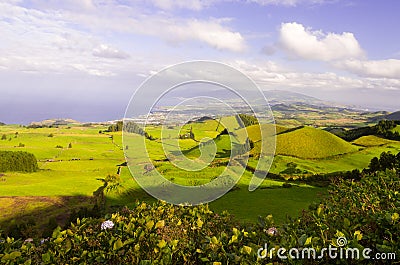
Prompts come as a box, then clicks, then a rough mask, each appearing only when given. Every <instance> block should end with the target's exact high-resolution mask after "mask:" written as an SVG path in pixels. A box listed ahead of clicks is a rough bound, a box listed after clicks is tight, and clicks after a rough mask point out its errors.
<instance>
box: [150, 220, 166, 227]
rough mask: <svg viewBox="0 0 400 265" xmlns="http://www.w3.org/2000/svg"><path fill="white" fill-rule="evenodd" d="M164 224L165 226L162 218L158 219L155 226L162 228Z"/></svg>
mask: <svg viewBox="0 0 400 265" xmlns="http://www.w3.org/2000/svg"><path fill="white" fill-rule="evenodd" d="M164 226H165V221H164V220H161V221H158V222H157V223H156V228H163V227H164ZM149 229H150V228H149Z"/></svg>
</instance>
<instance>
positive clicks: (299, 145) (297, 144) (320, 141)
mask: <svg viewBox="0 0 400 265" xmlns="http://www.w3.org/2000/svg"><path fill="white" fill-rule="evenodd" d="M357 150H358V149H357V147H355V146H353V145H351V144H350V143H348V142H346V141H345V140H343V139H341V138H339V137H337V136H335V135H333V134H331V133H329V132H326V131H323V130H319V129H315V128H312V127H304V128H301V129H298V130H295V131H291V132H287V133H282V134H279V135H278V136H277V143H276V154H277V155H287V156H294V157H299V158H325V157H330V156H335V155H339V154H345V153H350V152H354V151H357Z"/></svg>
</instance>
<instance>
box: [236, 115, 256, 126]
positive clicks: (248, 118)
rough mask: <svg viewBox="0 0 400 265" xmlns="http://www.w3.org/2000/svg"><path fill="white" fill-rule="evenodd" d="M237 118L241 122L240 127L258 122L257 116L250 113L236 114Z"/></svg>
mask: <svg viewBox="0 0 400 265" xmlns="http://www.w3.org/2000/svg"><path fill="white" fill-rule="evenodd" d="M236 120H237V122H238V123H239V125H240V127H248V126H251V125H256V124H258V120H257V118H256V117H254V116H252V115H248V114H239V115H236Z"/></svg>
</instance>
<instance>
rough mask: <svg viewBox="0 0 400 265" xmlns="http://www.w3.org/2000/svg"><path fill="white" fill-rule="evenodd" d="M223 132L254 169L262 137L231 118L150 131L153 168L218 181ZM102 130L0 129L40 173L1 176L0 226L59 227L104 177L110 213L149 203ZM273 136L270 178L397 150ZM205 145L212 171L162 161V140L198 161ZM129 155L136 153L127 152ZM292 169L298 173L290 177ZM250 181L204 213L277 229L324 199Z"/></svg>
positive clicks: (177, 177)
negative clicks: (240, 145) (112, 181)
mask: <svg viewBox="0 0 400 265" xmlns="http://www.w3.org/2000/svg"><path fill="white" fill-rule="evenodd" d="M268 126H269V125H267V126H264V125H263V127H262V129H263V130H264V132H267V133H271V127H270V126H269V127H268ZM225 127H227V128H233V130H234V131H235V137H236V139H237V140H238V142H243V141H244V139H246V137H248V138H249V139H250V140H251V141H252V142H253V143H254V148H253V150H252V151H251V152H250V153H251V156H250V158H249V163H248V164H249V166H251V167H253V168H255V166H256V165H257V159H256V157H253V155H254V154H257V150H259V149H257V148H259V147H258V145H257V144H258V143H259V142H260V139H261V134H260V130H259V128H258V126H257V125H252V126H249V127H247V128H240V125H239V124H238V123H237V121H236V119H234V117H224V118H223V119H221V121H216V120H206V121H202V122H194V123H189V124H186V125H185V126H183V127H182V128H179V127H178V126H171V127H169V128H166V129H165V130H164V131H163V135H161V129H160V128H159V127H158V126H149V127H147V128H146V132H148V133H149V134H150V135H151V136H153V137H154V138H155V139H153V140H148V139H146V140H145V141H146V144H147V147H148V150H149V153H150V157H151V159H152V160H153V161H154V163H155V166H156V169H157V170H158V171H160V172H163V174H164V176H165V177H166V178H167V179H169V180H171V181H173V182H175V183H178V184H181V185H201V184H204V183H207V182H209V181H211V180H212V179H213V178H215V177H216V176H218V175H219V174H220V173H221V172H222V171H223V169H224V167H225V165H226V163H227V161H228V159H229V156H230V148H231V147H230V139H229V135H220V136H218V135H219V134H220V133H221V132H222V131H223V130H224V128H225ZM106 129H107V125H96V124H92V125H85V126H83V125H78V124H70V125H67V126H59V127H58V128H27V127H22V126H19V125H5V126H0V135H5V139H3V140H0V149H1V150H9V151H17V150H18V151H26V152H29V153H32V154H34V155H35V156H36V158H37V159H38V165H39V170H38V171H36V172H33V173H22V172H5V173H4V175H3V176H1V177H0V178H1V181H0V202H1V203H0V205H1V208H0V209H1V214H0V223H3V224H4V223H7V222H9V221H10V220H13V219H15V218H16V217H17V216H18V217H23V218H26V217H31V218H34V219H36V220H37V222H38V223H39V225H42V226H43V224H44V223H45V222H46V221H47V220H46V218H45V217H43V213H44V212H46V213H47V215H49V216H53V217H55V218H56V220H57V222H59V223H61V224H62V223H63V222H65V221H66V220H67V216H68V212H70V211H72V210H78V209H80V208H81V207H84V206H88V205H90V204H91V203H92V199H93V192H94V191H96V190H97V189H99V187H101V186H102V185H103V182H102V181H101V179H104V178H105V177H106V176H108V175H111V176H115V175H118V178H119V182H120V183H119V184H120V188H119V189H118V190H116V191H111V192H107V193H106V194H105V195H106V207H107V209H108V210H112V209H118V208H119V207H122V206H124V205H127V206H130V205H134V204H135V202H136V201H138V200H140V201H146V202H153V201H155V199H154V198H153V197H151V196H149V195H148V194H147V193H146V192H145V191H144V190H143V189H141V187H140V186H139V185H138V184H137V183H136V182H135V180H134V178H133V177H132V175H131V173H130V171H129V170H128V168H127V167H126V166H124V165H123V163H124V162H125V157H124V152H123V143H122V133H121V132H105V131H106ZM244 130H245V131H244ZM190 131H192V132H193V133H194V139H179V140H178V141H177V140H176V139H175V138H176V137H177V136H179V135H183V134H187V133H189V132H190ZM274 131H276V133H277V146H276V150H277V152H276V156H275V158H274V161H273V163H272V166H271V169H270V172H272V173H275V174H279V175H281V176H283V177H285V178H286V179H287V178H290V177H292V178H293V177H294V178H295V175H304V174H305V175H310V174H318V173H330V172H337V171H347V170H353V169H363V168H366V167H368V163H369V161H370V160H371V159H372V158H373V157H376V156H379V154H380V153H382V152H383V151H391V152H392V153H397V152H399V151H400V142H398V141H391V140H386V139H382V138H379V137H376V136H364V137H361V138H359V139H357V140H355V141H353V142H346V141H344V140H342V139H340V138H339V137H337V136H335V135H333V134H331V133H329V132H326V131H323V130H322V129H318V128H313V127H307V126H306V127H303V126H302V127H299V128H296V127H286V126H276V128H274ZM204 138H207V139H209V138H216V139H215V142H216V146H217V156H216V161H214V162H213V164H212V166H211V167H208V168H205V169H203V170H201V171H199V172H190V173H189V172H185V171H182V170H180V169H179V168H177V167H175V166H173V165H172V164H170V163H169V162H168V161H167V160H166V155H165V154H164V152H163V149H162V144H161V140H163V141H165V143H171V144H176V143H178V144H179V147H180V149H181V150H182V152H183V153H184V155H186V156H187V157H189V158H198V157H199V156H200V151H199V149H198V144H199V142H200V141H202V140H203V139H204ZM129 148H130V150H132V149H133V150H134V147H133V146H130V147H129ZM258 152H259V151H258ZM293 168H295V169H296V171H290V170H292V169H293ZM288 170H289V171H288ZM288 172H292V173H288ZM251 176H252V172H251V171H248V170H246V171H245V173H244V175H243V176H242V177H241V179H240V180H239V182H238V183H237V185H236V187H235V188H234V189H232V190H231V191H230V192H228V193H227V194H226V195H225V196H223V197H221V198H219V199H218V200H216V201H214V202H212V203H210V208H211V209H212V210H214V211H216V212H218V213H222V212H223V211H225V210H227V211H229V212H230V213H231V214H233V215H234V216H236V218H237V219H238V220H240V221H241V222H244V223H252V222H255V221H256V220H257V218H258V216H266V215H269V214H272V215H273V216H274V219H275V220H276V221H277V222H283V221H284V220H286V218H287V216H298V215H299V214H300V213H301V211H302V210H303V209H307V208H308V206H309V205H310V204H312V203H313V202H319V201H320V200H321V199H322V198H323V197H325V196H327V189H326V188H323V187H313V186H310V185H306V184H300V183H292V184H291V185H289V187H287V186H286V187H285V185H284V184H286V181H284V180H283V179H281V180H276V179H269V178H267V179H265V180H264V181H263V183H262V184H261V186H260V187H259V188H258V189H257V190H256V191H254V192H249V191H248V185H249V181H250V178H251ZM47 215H46V216H47Z"/></svg>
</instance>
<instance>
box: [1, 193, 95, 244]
mask: <svg viewBox="0 0 400 265" xmlns="http://www.w3.org/2000/svg"><path fill="white" fill-rule="evenodd" d="M0 205H2V206H0V209H1V214H0V230H1V231H2V233H3V234H5V235H7V236H10V237H14V238H23V239H26V238H30V237H48V236H51V233H52V231H53V229H54V228H56V227H57V226H61V227H64V226H65V225H67V224H69V221H70V220H71V217H73V216H72V215H76V213H78V212H79V211H81V213H85V212H86V213H89V212H88V211H89V210H91V209H93V207H94V205H95V204H94V200H93V197H91V196H83V195H75V196H54V197H53V196H52V197H45V196H2V197H0ZM85 209H86V210H85ZM71 214H72V215H71Z"/></svg>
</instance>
